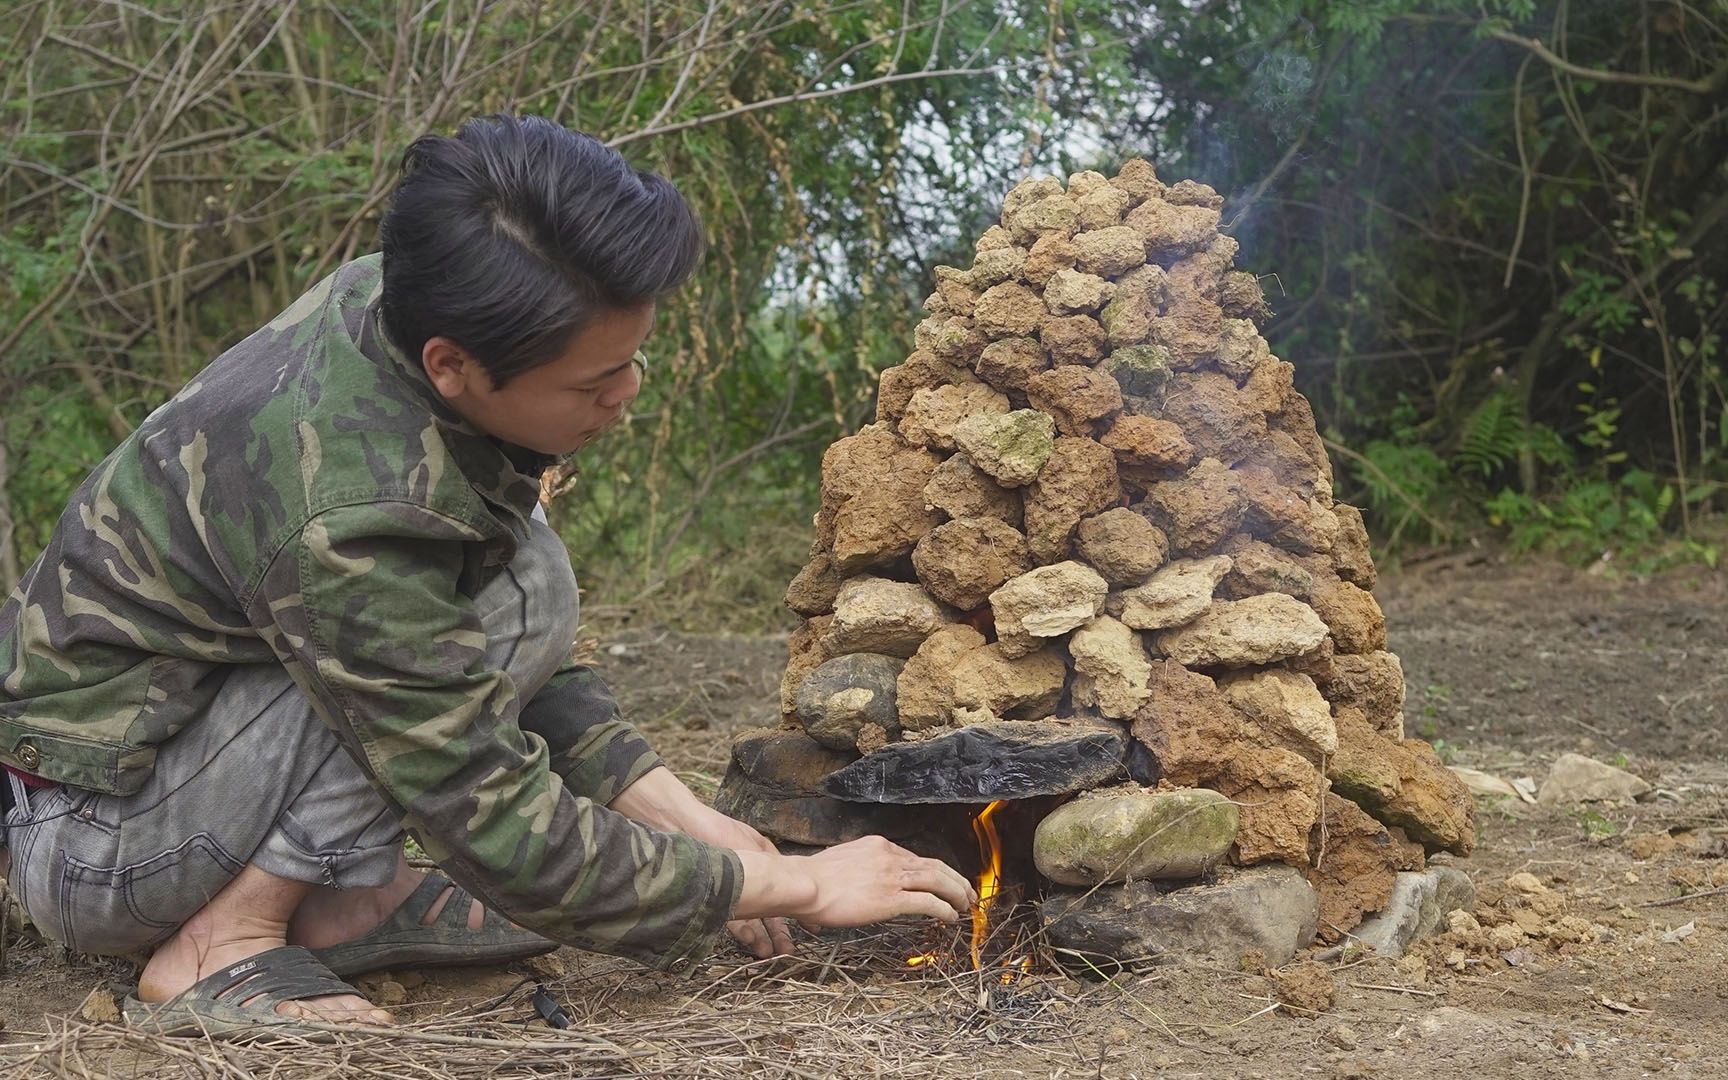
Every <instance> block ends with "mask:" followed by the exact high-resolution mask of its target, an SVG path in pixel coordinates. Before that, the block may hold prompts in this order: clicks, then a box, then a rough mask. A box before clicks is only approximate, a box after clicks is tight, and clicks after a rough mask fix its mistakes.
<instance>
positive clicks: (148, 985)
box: [138, 866, 395, 1024]
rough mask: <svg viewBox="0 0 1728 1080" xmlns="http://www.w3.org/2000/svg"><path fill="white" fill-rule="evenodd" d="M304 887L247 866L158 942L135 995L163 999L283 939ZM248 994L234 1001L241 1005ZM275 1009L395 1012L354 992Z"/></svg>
mask: <svg viewBox="0 0 1728 1080" xmlns="http://www.w3.org/2000/svg"><path fill="white" fill-rule="evenodd" d="M309 888H310V886H308V885H306V884H304V883H302V882H297V881H289V880H288V879H286V878H280V877H277V876H276V875H274V874H270V873H267V872H266V871H263V870H260V869H258V868H257V867H255V866H247V867H246V868H245V869H244V870H242V871H241V872H240V876H239V877H236V878H235V879H234V880H233V881H231V882H229V883H228V886H227V887H226V888H224V889H223V890H222V891H221V892H219V893H217V894H216V896H215V897H214V898H213V899H212V900H211V901H210V903H208V904H206V905H205V906H204V907H203V908H202V909H201V910H199V912H198V913H197V914H196V915H194V916H192V918H190V919H188V920H187V921H186V922H185V924H183V925H182V926H181V927H180V930H179V932H177V933H176V934H175V935H174V936H173V937H172V938H169V939H168V940H167V941H166V942H164V943H163V944H162V945H160V946H158V947H157V949H156V951H155V952H154V953H153V954H152V955H151V957H150V962H149V963H147V964H145V965H144V971H143V972H142V973H141V974H140V975H139V978H138V999H139V1000H140V1001H146V1002H152V1003H155V1002H163V1001H167V1000H168V999H169V998H171V997H173V996H174V995H176V994H178V993H180V992H182V991H184V990H186V989H187V988H189V987H191V986H192V984H194V983H196V982H198V981H199V980H200V979H204V978H207V977H209V976H211V975H214V974H215V973H216V972H218V971H220V970H222V969H223V968H226V967H229V966H230V965H233V964H238V963H239V962H240V961H242V960H245V959H247V958H248V957H252V956H257V955H258V954H259V953H263V952H268V951H269V950H271V949H277V948H281V947H282V946H283V945H286V944H287V930H288V916H289V914H290V913H292V912H293V911H294V909H295V908H296V907H298V906H299V903H300V900H301V899H302V897H303V896H304V895H305V892H306V890H308V889H309ZM247 1000H249V999H241V1000H239V1001H238V1002H237V1004H240V1005H242V1006H244V1005H245V1004H246V1002H247ZM276 1011H277V1012H278V1013H280V1014H282V1015H283V1016H291V1017H295V1018H296V1019H304V1020H323V1021H328V1022H333V1023H361V1024H390V1023H394V1022H395V1017H393V1016H391V1015H390V1014H389V1013H388V1012H386V1011H385V1010H383V1009H380V1008H378V1007H376V1006H374V1005H373V1004H372V1003H371V1002H369V1001H367V1000H366V999H365V998H363V997H360V996H359V995H358V994H332V995H328V996H324V997H314V998H306V999H305V1000H303V1001H288V1002H283V1003H282V1004H280V1005H278V1006H277V1007H276Z"/></svg>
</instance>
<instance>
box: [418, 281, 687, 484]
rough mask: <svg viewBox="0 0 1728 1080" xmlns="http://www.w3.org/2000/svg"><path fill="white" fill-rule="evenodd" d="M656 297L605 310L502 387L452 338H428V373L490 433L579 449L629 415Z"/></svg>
mask: <svg viewBox="0 0 1728 1080" xmlns="http://www.w3.org/2000/svg"><path fill="white" fill-rule="evenodd" d="M653 325H654V305H653V304H644V305H642V306H641V307H635V308H621V309H616V310H611V311H604V312H602V313H600V314H599V315H598V316H596V317H595V318H594V319H593V320H592V321H591V322H590V323H589V324H588V325H587V326H586V327H584V328H583V329H582V331H581V332H580V333H578V334H577V335H576V337H575V338H574V339H573V340H572V341H571V342H570V345H569V347H568V348H566V349H565V350H564V352H563V353H562V354H561V355H559V356H558V357H556V358H555V359H553V360H552V361H550V362H548V363H546V364H542V365H541V366H540V367H537V368H534V369H533V370H532V371H525V372H523V373H522V374H520V375H518V376H516V377H515V378H514V379H511V380H510V381H509V382H508V383H506V384H505V385H504V386H503V387H502V388H494V387H493V386H492V380H491V377H490V376H488V375H487V374H486V372H485V370H484V369H483V368H481V367H480V365H479V364H478V363H477V362H476V361H475V360H474V358H473V357H472V356H470V355H468V353H467V352H466V350H464V349H462V347H461V346H459V345H457V344H456V343H455V342H452V341H450V340H449V339H448V338H441V337H435V338H432V339H431V340H429V341H427V342H426V348H425V349H424V350H423V352H422V354H421V361H422V363H423V364H424V365H425V368H426V374H427V376H428V377H430V378H431V380H432V384H433V386H435V387H436V388H437V389H438V392H439V393H441V394H443V395H444V398H445V400H447V401H448V402H449V403H450V405H451V407H452V408H454V409H455V410H456V411H457V412H458V413H459V414H461V416H462V418H463V419H465V420H467V421H468V422H469V423H470V424H473V425H474V426H475V427H477V428H479V429H480V430H481V431H484V432H485V433H486V434H488V435H491V436H493V437H494V438H497V439H502V440H503V441H505V442H508V443H513V444H515V445H516V446H521V447H524V448H526V449H529V450H534V451H537V452H539V453H542V454H551V455H563V454H569V453H573V452H575V451H576V450H579V449H581V448H582V447H583V446H585V445H587V444H588V443H589V442H592V441H593V440H594V438H595V437H596V436H598V435H599V434H600V433H601V432H602V431H604V430H606V429H607V428H609V427H611V426H612V425H613V424H615V423H617V422H618V421H619V420H620V419H622V418H623V416H624V413H625V411H626V410H627V409H628V408H629V407H630V403H631V402H632V401H634V400H636V394H637V392H638V391H640V390H641V388H642V372H641V370H640V369H639V368H638V367H637V365H636V364H635V363H633V362H632V357H634V356H635V355H636V351H637V350H638V349H639V348H641V346H642V342H643V339H645V338H646V337H647V336H648V331H649V329H651V328H652V327H653Z"/></svg>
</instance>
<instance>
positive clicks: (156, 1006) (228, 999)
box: [121, 945, 364, 1037]
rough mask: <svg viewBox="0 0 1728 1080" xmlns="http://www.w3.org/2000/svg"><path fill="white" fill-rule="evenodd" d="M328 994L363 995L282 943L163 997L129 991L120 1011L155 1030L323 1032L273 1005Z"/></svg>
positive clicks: (134, 1023)
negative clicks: (157, 1000)
mask: <svg viewBox="0 0 1728 1080" xmlns="http://www.w3.org/2000/svg"><path fill="white" fill-rule="evenodd" d="M333 994H355V995H359V996H362V997H363V996H364V995H361V994H360V991H358V990H356V989H354V987H352V986H349V985H348V984H347V983H345V982H343V981H342V980H341V979H339V978H337V977H336V976H335V974H333V973H332V972H331V971H330V969H329V968H327V967H325V966H324V965H323V964H321V963H319V961H318V958H317V957H315V956H313V955H312V953H311V951H310V950H307V949H304V948H301V947H300V946H298V945H284V946H282V947H280V948H276V949H269V950H267V951H265V952H261V953H259V954H258V955H257V956H251V957H248V958H246V959H245V960H242V961H240V962H239V963H238V964H233V965H230V966H229V967H225V968H223V969H222V970H221V971H218V972H216V973H215V974H214V975H207V976H205V977H204V978H202V979H199V980H198V981H197V982H195V983H193V984H192V985H191V986H189V987H187V988H186V989H184V990H182V991H181V992H180V993H178V994H175V995H174V996H173V997H171V998H169V999H168V1000H167V1001H164V1002H160V1003H151V1002H145V1001H139V1000H138V998H137V997H136V996H135V995H134V996H129V997H127V998H126V1004H125V1005H124V1006H123V1007H122V1010H121V1015H123V1016H125V1018H126V1022H127V1023H128V1024H131V1025H132V1026H134V1027H137V1028H142V1029H146V1030H149V1031H152V1032H154V1033H156V1034H160V1035H212V1036H216V1037H224V1036H231V1035H238V1034H243V1033H256V1034H265V1033H268V1032H280V1033H282V1034H293V1035H309V1036H313V1037H319V1036H322V1037H328V1035H329V1033H328V1032H326V1031H325V1030H323V1029H322V1028H313V1027H307V1026H305V1025H304V1024H303V1023H302V1022H301V1021H300V1019H299V1018H297V1017H292V1016H283V1015H282V1014H281V1013H279V1012H277V1011H276V1006H278V1005H280V1004H282V1003H283V1002H285V1001H303V1000H305V999H306V998H315V997H327V996H330V995H333Z"/></svg>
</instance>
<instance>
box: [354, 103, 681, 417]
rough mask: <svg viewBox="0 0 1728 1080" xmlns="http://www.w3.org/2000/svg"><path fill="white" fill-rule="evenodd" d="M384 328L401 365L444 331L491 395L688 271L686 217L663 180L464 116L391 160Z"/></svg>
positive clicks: (600, 149)
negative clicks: (486, 378)
mask: <svg viewBox="0 0 1728 1080" xmlns="http://www.w3.org/2000/svg"><path fill="white" fill-rule="evenodd" d="M382 233H383V247H384V297H383V306H382V314H383V319H384V328H385V330H386V331H387V332H388V333H389V335H390V338H391V340H392V341H394V342H395V343H396V345H397V347H398V348H400V349H402V350H403V351H404V352H405V353H407V354H408V356H409V358H410V359H418V358H419V356H420V353H421V350H422V349H423V348H424V347H425V344H426V341H427V340H428V339H429V338H432V337H435V336H441V337H447V338H449V339H451V340H452V341H454V342H456V343H457V344H458V345H461V346H462V347H463V348H464V349H466V350H467V351H468V352H469V353H470V354H472V355H473V357H474V358H475V360H477V361H479V363H480V365H481V366H482V367H483V368H485V370H486V372H487V374H488V375H490V376H491V379H492V383H493V386H494V387H501V386H503V385H504V384H505V383H507V382H509V381H510V380H511V379H513V378H515V377H516V376H517V375H520V374H521V373H522V372H524V371H529V370H532V369H533V368H536V367H539V366H540V365H542V364H544V363H547V362H548V361H550V360H552V359H554V358H555V357H557V356H558V355H559V354H560V353H561V352H563V350H564V349H565V348H567V347H568V345H569V343H570V339H571V338H572V337H574V336H575V335H576V334H577V333H578V332H579V331H580V330H581V329H582V328H583V327H584V326H586V325H587V324H588V322H589V321H590V320H591V319H593V318H594V317H595V316H596V315H598V314H600V313H601V312H603V311H606V310H610V309H617V308H630V307H637V306H639V305H642V304H645V303H648V302H650V301H653V300H657V299H659V298H661V297H663V296H665V295H666V294H667V293H669V292H671V291H672V290H674V289H676V288H677V287H678V286H679V285H681V284H683V283H684V281H685V280H686V279H688V278H689V277H690V275H691V274H692V273H693V272H694V271H695V269H696V262H697V259H698V258H699V257H700V256H701V251H702V237H701V232H700V230H699V228H698V226H697V222H696V215H695V214H694V213H693V212H692V211H691V209H690V206H689V204H688V203H686V202H685V201H684V198H683V196H681V195H679V194H678V190H677V189H676V188H674V187H673V186H672V184H671V183H670V182H669V181H667V180H666V179H665V178H664V177H661V176H657V175H655V174H654V173H651V172H645V171H642V170H639V169H634V168H631V166H630V164H629V163H628V162H626V161H625V160H624V158H623V156H622V155H620V154H619V153H618V151H616V150H613V149H612V148H610V147H608V146H606V145H604V144H602V143H601V142H600V141H599V140H597V139H595V138H593V137H592V136H589V135H584V134H582V133H581V132H577V131H571V130H570V129H568V128H565V127H561V126H560V125H558V124H555V123H553V122H552V121H550V120H546V119H543V118H541V117H537V116H523V117H514V116H486V117H480V118H477V119H473V120H469V121H468V122H467V123H465V124H463V125H462V126H461V128H459V129H458V130H457V132H456V134H455V135H454V136H451V137H445V136H441V135H426V136H422V137H421V138H418V139H416V140H414V142H413V144H412V145H410V146H409V147H408V150H407V152H406V153H404V154H403V155H402V179H401V182H400V184H399V185H398V186H397V189H396V193H395V195H394V197H393V199H392V201H391V204H390V209H389V211H388V212H386V213H385V215H384V221H383V225H382Z"/></svg>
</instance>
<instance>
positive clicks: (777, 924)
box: [762, 919, 793, 956]
mask: <svg viewBox="0 0 1728 1080" xmlns="http://www.w3.org/2000/svg"><path fill="white" fill-rule="evenodd" d="M762 924H763V925H764V926H765V927H767V929H768V938H769V940H770V941H771V942H772V943H773V945H774V955H776V956H791V955H792V952H793V947H792V928H791V927H789V926H787V925H786V920H785V919H764V920H762Z"/></svg>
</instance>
